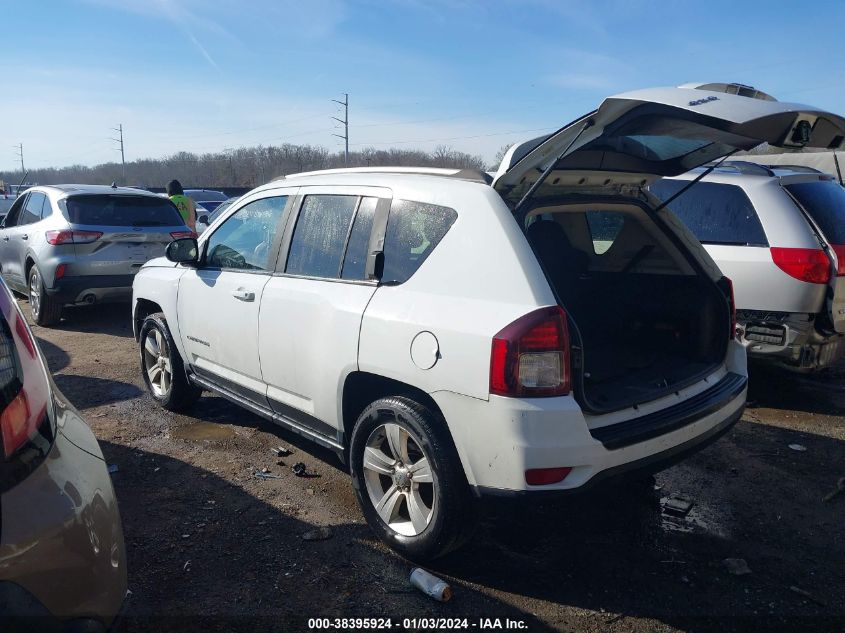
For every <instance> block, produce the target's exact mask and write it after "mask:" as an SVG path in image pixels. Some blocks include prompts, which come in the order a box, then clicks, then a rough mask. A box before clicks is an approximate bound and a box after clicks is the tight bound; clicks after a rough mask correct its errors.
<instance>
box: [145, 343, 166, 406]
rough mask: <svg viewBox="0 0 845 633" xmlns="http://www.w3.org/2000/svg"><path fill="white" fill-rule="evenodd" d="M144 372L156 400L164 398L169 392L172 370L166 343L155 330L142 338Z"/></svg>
mask: <svg viewBox="0 0 845 633" xmlns="http://www.w3.org/2000/svg"><path fill="white" fill-rule="evenodd" d="M144 371H146V372H147V378H148V379H149V381H150V388H151V389H152V390H153V394H155V396H156V397H158V398H163V397H165V396H166V395H167V393H168V391H170V385H171V383H172V380H173V368H172V363H171V361H170V349H169V348H168V346H167V341H165V340H164V335H163V334H162V333H161V331H160V330H158V329H157V328H152V329H150V330H149V331H148V332H147V335H146V337H145V338H144Z"/></svg>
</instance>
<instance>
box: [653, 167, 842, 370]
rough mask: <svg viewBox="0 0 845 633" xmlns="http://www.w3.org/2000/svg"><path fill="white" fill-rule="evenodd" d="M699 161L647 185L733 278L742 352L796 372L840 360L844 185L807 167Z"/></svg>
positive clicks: (826, 365)
mask: <svg viewBox="0 0 845 633" xmlns="http://www.w3.org/2000/svg"><path fill="white" fill-rule="evenodd" d="M760 158H765V157H764V156H761V157H760ZM704 169H705V168H698V169H694V170H692V171H690V172H687V173H686V174H683V175H681V176H677V177H675V178H665V179H663V180H660V181H657V182H655V183H654V184H652V185H651V187H650V189H651V191H652V193H655V194H657V196H658V197H659V198H662V199H663V200H665V201H668V202H669V205H668V206H669V208H670V209H671V210H672V211H674V212H675V214H676V215H678V216H679V217H680V218H681V220H683V221H684V223H685V224H686V225H687V226H688V227H689V229H690V230H691V231H692V232H693V233H694V234H695V236H696V237H697V238H698V239H699V240H700V241H701V243H702V244H704V247H705V248H706V249H707V252H708V253H709V254H710V256H711V257H712V258H713V259H714V260H715V261H716V263H717V264H718V265H719V268H721V270H722V272H724V274H725V275H727V276H728V277H729V278H730V279H731V280H733V283H734V293H735V298H736V307H737V322H738V325H739V327H740V335H741V340H742V341H743V342H744V343H745V344H746V346H747V348H748V354H749V356H751V357H757V358H760V359H766V360H770V361H773V362H777V363H779V364H783V365H786V366H788V367H790V368H793V369H799V370H803V371H812V370H817V369H821V368H824V367H828V366H830V365H832V364H833V363H835V362H836V361H837V360H839V359H841V358H842V357H843V356H845V336H843V334H845V189H843V188H842V186H841V185H839V183H838V182H836V181H835V180H834V179H833V177H832V176H829V175H827V174H823V173H821V172H819V171H817V170H815V169H812V168H808V167H799V166H790V165H778V166H773V165H769V166H767V165H760V164H756V163H751V162H747V161H739V160H737V161H726V162H724V163H722V164H721V165H719V166H718V167H716V168H715V169H713V170H712V171H711V172H710V173H707V174H704V173H703V172H704ZM702 176H703V178H702V180H701V181H700V182H697V183H695V184H692V181H693V180H695V179H696V178H699V177H702ZM691 184H692V186H690V187H689V188H688V189H686V191H683V192H682V190H683V189H684V188H685V187H687V186H689V185H691ZM673 196H677V197H674V198H673Z"/></svg>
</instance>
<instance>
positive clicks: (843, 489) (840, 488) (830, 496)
mask: <svg viewBox="0 0 845 633" xmlns="http://www.w3.org/2000/svg"><path fill="white" fill-rule="evenodd" d="M842 493H845V477H840V478H839V480H838V481H837V482H836V489H835V490H834V491H833V492H829V493H827V494H826V495H825V496H824V498H823V499H822V502H823V503H829V502H830V501H833V500H834V499H836V497H838V496H839V495H841V494H842Z"/></svg>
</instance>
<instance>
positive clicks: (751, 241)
mask: <svg viewBox="0 0 845 633" xmlns="http://www.w3.org/2000/svg"><path fill="white" fill-rule="evenodd" d="M687 185H689V182H688V181H685V180H658V181H657V182H655V183H653V184H652V185H651V186H650V187H649V190H650V191H651V192H652V193H653V194H654V195H656V196H657V197H658V198H660V199H661V200H664V201H665V200H668V199H669V198H671V197H672V196H674V195H675V194H676V193H678V192H679V191H680V190H681V189H682V188H683V187H686V186H687ZM669 209H670V210H671V211H672V212H673V213H674V214H675V215H677V216H678V217H679V218H680V219H681V221H682V222H683V223H684V224H686V225H687V228H689V230H690V231H692V233H693V235H695V236H696V237H697V238H698V241H699V242H701V243H702V244H725V245H736V246H768V245H769V242H768V240H767V239H766V233H765V231H764V230H763V226H762V225H761V224H760V218H759V217H758V216H757V211H756V210H755V209H754V205H753V204H752V203H751V200H749V199H748V196H747V195H745V192H744V191H743V190H742V189H741V188H740V187H737V186H735V185H725V184H721V183H712V182H698V183H695V184H694V185H692V186H691V187H690V188H689V189H687V190H686V191H684V192H683V193H682V194H681V195H680V196H678V197H677V198H675V199H674V200H672V202H670V203H669Z"/></svg>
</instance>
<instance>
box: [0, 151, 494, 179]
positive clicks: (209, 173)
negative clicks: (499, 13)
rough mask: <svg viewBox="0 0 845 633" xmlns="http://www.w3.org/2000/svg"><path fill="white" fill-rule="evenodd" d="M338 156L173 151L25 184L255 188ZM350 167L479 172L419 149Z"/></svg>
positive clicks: (474, 160) (355, 159)
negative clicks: (174, 183) (175, 183)
mask: <svg viewBox="0 0 845 633" xmlns="http://www.w3.org/2000/svg"><path fill="white" fill-rule="evenodd" d="M344 163H345V160H344V154H343V152H336V153H333V152H330V151H329V150H327V149H326V148H324V147H320V146H313V145H292V144H289V143H285V144H284V145H280V146H275V145H268V146H263V145H259V146H258V147H243V148H240V149H235V150H228V151H225V152H213V153H205V154H194V153H192V152H178V153H176V154H173V155H171V156H166V157H164V158H143V159H139V160H136V161H132V162H128V163H126V179H125V182H124V179H123V176H122V174H123V167H122V165H121V164H120V163H116V162H110V163H103V164H101V165H94V166H86V165H72V166H70V167H49V168H43V169H31V170H29V173H28V175H27V178H26V182H28V183H38V184H43V185H49V184H60V183H84V184H94V185H96V184H105V185H108V184H111V183H112V182H116V183H117V184H124V185H131V186H138V187H144V188H146V187H163V186H164V185H165V184H166V183H167V182H169V181H170V180H172V179H174V178H176V179H177V180H179V181H180V182H181V183H182V184H183V186H185V187H255V186H258V185H260V184H263V183H265V182H268V181H270V180H272V179H273V178H276V177H278V176H284V175H286V174H294V173H298V172H303V171H314V170H318V169H331V168H336V167H344ZM349 166H350V167H367V166H371V167H446V168H457V169H481V170H483V169H485V168H486V167H487V165H485V163H484V160H483V159H482V158H481V157H480V156H476V155H472V154H467V153H465V152H459V151H457V150H454V149H452V148H451V147H448V146H446V145H441V146H438V147H437V148H435V150H434V151H431V152H427V151H423V150H419V149H397V148H391V149H384V150H379V149H375V148H367V149H362V150H360V151H354V152H350V153H349ZM22 177H23V174H21V172H20V171H17V172H9V171H7V172H0V179H2V180H3V181H4V182H5V183H7V184H17V183H18V182H20V180H21V178H22Z"/></svg>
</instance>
